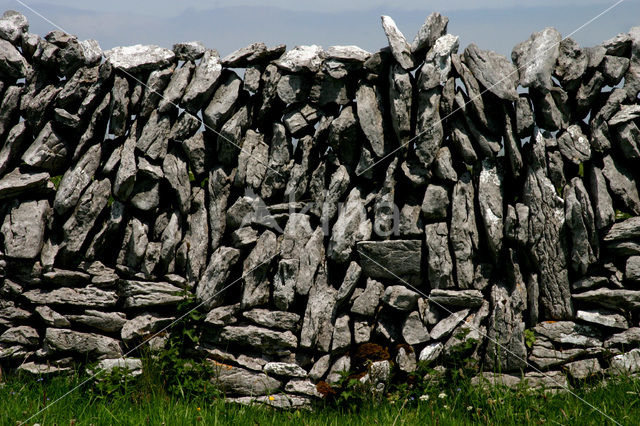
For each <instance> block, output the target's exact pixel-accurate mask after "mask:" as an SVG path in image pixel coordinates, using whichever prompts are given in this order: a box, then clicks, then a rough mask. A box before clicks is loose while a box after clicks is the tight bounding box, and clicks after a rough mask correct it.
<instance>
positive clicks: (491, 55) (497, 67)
mask: <svg viewBox="0 0 640 426" xmlns="http://www.w3.org/2000/svg"><path fill="white" fill-rule="evenodd" d="M464 59H465V62H466V64H467V66H468V67H469V69H470V70H471V72H472V73H473V75H474V77H475V78H476V79H478V81H479V82H480V84H482V85H483V86H484V87H485V88H486V89H487V90H489V91H490V92H491V93H493V94H494V95H496V96H497V97H499V98H501V99H505V100H508V101H516V100H518V92H516V87H517V86H518V70H517V69H516V67H514V66H513V64H511V62H509V60H508V59H507V58H505V57H504V56H502V55H499V54H497V53H496V52H494V51H492V50H482V49H480V48H478V46H476V45H475V44H473V43H472V44H470V45H469V46H468V47H467V48H466V49H465V50H464Z"/></svg>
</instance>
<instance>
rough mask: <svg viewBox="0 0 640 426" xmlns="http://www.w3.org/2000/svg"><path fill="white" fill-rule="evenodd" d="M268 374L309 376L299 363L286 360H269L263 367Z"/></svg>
mask: <svg viewBox="0 0 640 426" xmlns="http://www.w3.org/2000/svg"><path fill="white" fill-rule="evenodd" d="M262 371H264V372H265V373H267V374H274V375H276V376H285V377H302V378H304V377H307V372H306V371H305V370H304V369H303V368H302V367H300V366H299V365H298V364H289V363H286V362H268V363H267V364H265V366H264V367H263V368H262Z"/></svg>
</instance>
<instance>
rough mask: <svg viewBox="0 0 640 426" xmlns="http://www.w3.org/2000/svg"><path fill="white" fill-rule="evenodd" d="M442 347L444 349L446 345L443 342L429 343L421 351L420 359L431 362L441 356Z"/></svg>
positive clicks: (426, 362)
mask: <svg viewBox="0 0 640 426" xmlns="http://www.w3.org/2000/svg"><path fill="white" fill-rule="evenodd" d="M442 349H444V345H443V344H442V343H441V342H434V343H429V344H428V345H427V346H425V347H424V349H422V350H421V351H420V355H419V356H418V361H420V362H423V363H425V364H429V363H431V362H433V361H435V360H436V359H437V358H438V357H439V356H440V354H441V353H442Z"/></svg>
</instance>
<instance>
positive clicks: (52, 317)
mask: <svg viewBox="0 0 640 426" xmlns="http://www.w3.org/2000/svg"><path fill="white" fill-rule="evenodd" d="M35 311H36V312H37V313H38V315H39V316H40V318H41V319H42V321H43V322H44V323H45V324H46V325H48V326H49V327H56V328H66V327H69V326H70V325H71V323H70V322H69V320H67V319H66V318H65V317H64V316H63V315H60V314H59V313H57V312H56V311H54V310H53V309H51V308H50V307H48V306H36V309H35Z"/></svg>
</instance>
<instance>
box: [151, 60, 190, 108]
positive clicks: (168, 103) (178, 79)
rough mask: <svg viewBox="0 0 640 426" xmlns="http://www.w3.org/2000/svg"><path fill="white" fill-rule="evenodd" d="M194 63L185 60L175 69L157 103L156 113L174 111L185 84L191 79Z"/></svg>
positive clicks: (185, 87) (185, 86)
mask: <svg viewBox="0 0 640 426" xmlns="http://www.w3.org/2000/svg"><path fill="white" fill-rule="evenodd" d="M194 68H195V67H194V65H193V63H192V62H185V63H184V64H183V65H182V66H181V67H180V68H178V69H176V70H175V71H174V72H173V75H172V76H171V79H170V80H169V84H168V85H167V87H166V88H165V89H164V92H163V93H162V99H160V102H159V103H158V113H159V114H165V113H169V112H171V111H174V110H175V109H176V107H177V106H178V102H180V99H182V96H183V95H184V92H185V90H186V89H187V85H188V84H189V81H190V80H191V74H192V73H193V69H194Z"/></svg>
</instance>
